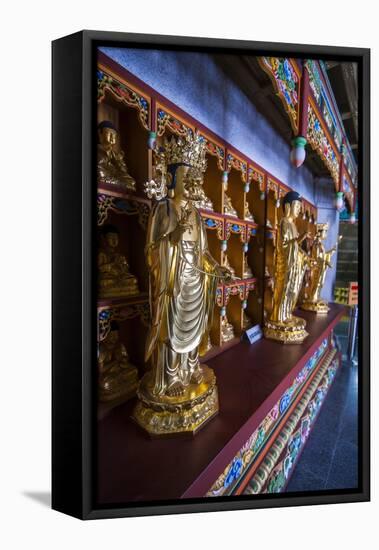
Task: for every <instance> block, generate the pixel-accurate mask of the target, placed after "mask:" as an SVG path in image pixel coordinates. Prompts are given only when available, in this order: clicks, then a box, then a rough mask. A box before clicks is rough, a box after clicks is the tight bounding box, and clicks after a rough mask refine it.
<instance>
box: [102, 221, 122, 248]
mask: <svg viewBox="0 0 379 550" xmlns="http://www.w3.org/2000/svg"><path fill="white" fill-rule="evenodd" d="M101 237H102V241H103V244H104V245H105V246H106V247H107V248H112V249H115V248H117V247H118V243H119V230H118V229H117V227H115V226H114V225H110V224H108V225H104V227H103V228H102V230H101Z"/></svg>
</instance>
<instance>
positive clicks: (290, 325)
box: [263, 316, 308, 344]
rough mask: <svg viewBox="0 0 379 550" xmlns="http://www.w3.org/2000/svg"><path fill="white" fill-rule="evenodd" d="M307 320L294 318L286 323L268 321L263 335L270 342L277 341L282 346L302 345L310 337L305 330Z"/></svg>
mask: <svg viewBox="0 0 379 550" xmlns="http://www.w3.org/2000/svg"><path fill="white" fill-rule="evenodd" d="M306 324H307V323H306V321H305V319H302V318H301V317H295V316H292V319H291V320H290V321H288V322H286V323H283V322H279V321H266V323H265V326H264V329H263V334H264V337H265V338H268V339H269V340H276V341H277V342H280V343H282V344H302V343H303V342H304V340H305V338H306V337H307V336H308V332H307V331H306V330H305V326H306Z"/></svg>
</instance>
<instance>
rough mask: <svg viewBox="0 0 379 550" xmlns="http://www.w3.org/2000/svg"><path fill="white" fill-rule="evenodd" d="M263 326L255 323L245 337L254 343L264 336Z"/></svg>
mask: <svg viewBox="0 0 379 550" xmlns="http://www.w3.org/2000/svg"><path fill="white" fill-rule="evenodd" d="M262 335H263V333H262V328H261V326H260V325H255V326H253V327H251V328H249V329H247V331H246V332H245V337H246V338H247V339H248V340H249V342H250V344H254V342H257V341H258V340H260V339H261V338H262Z"/></svg>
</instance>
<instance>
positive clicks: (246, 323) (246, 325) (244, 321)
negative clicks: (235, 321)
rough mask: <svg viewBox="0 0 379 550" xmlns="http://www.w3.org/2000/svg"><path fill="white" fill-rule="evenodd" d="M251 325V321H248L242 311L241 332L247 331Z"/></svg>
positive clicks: (246, 315) (247, 317)
mask: <svg viewBox="0 0 379 550" xmlns="http://www.w3.org/2000/svg"><path fill="white" fill-rule="evenodd" d="M252 324H253V322H252V320H251V319H250V317H249V316H248V314H247V313H246V312H245V310H243V313H242V328H243V330H247V329H248V328H250V327H251V326H252Z"/></svg>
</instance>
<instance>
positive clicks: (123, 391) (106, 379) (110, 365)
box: [98, 321, 138, 401]
mask: <svg viewBox="0 0 379 550" xmlns="http://www.w3.org/2000/svg"><path fill="white" fill-rule="evenodd" d="M98 365H99V399H100V401H111V400H113V399H118V398H119V397H125V399H130V398H131V397H134V395H135V394H136V390H137V386H138V370H137V368H136V367H135V366H134V365H132V364H131V363H130V362H129V357H128V354H127V351H126V348H125V346H124V344H123V343H122V342H120V337H119V326H118V323H116V322H115V321H112V323H111V329H110V332H109V334H108V336H107V337H106V338H105V340H104V341H103V342H100V344H99V358H98Z"/></svg>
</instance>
